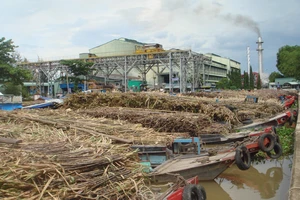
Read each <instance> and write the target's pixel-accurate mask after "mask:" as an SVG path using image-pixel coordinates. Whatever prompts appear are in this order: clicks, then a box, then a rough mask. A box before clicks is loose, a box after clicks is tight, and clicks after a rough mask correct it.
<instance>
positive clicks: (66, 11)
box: [0, 0, 300, 71]
mask: <svg viewBox="0 0 300 200" xmlns="http://www.w3.org/2000/svg"><path fill="white" fill-rule="evenodd" d="M1 3H2V7H3V8H5V9H3V10H2V11H1V18H0V24H1V25H2V27H1V33H2V34H3V35H2V36H4V37H6V38H8V39H13V41H14V42H15V44H16V45H19V46H20V47H19V49H18V51H19V52H20V53H21V55H23V56H25V57H27V58H28V59H31V58H32V60H34V59H36V57H37V55H39V56H40V57H44V58H54V57H55V58H59V57H60V56H61V57H70V56H76V57H78V55H79V53H82V52H87V51H88V49H90V48H92V47H95V46H98V45H100V44H103V43H105V42H108V41H110V40H113V39H116V38H119V37H127V38H131V39H135V40H138V41H141V42H157V43H161V44H163V46H164V47H165V48H167V49H170V48H182V49H192V50H194V51H197V52H200V53H206V52H213V53H217V54H219V55H221V56H224V57H230V58H233V59H234V60H237V61H239V62H241V63H242V68H245V67H246V65H247V63H246V61H247V59H246V47H247V46H250V49H251V60H253V65H256V60H257V52H256V51H255V49H256V43H255V42H256V40H257V35H259V32H261V33H260V34H261V36H262V38H263V40H264V46H263V48H264V49H265V50H264V58H265V59H264V66H268V67H265V68H267V69H268V70H269V71H271V70H272V71H275V70H276V68H275V65H276V53H277V50H278V48H279V47H280V45H283V44H285V43H288V44H291V45H293V44H294V45H296V44H297V43H298V44H299V42H298V41H300V38H299V35H300V27H299V26H295V24H297V19H298V18H299V15H300V14H299V12H298V8H299V7H300V2H299V1H297V0H287V1H280V0H274V1H272V2H271V3H270V2H269V1H258V0H251V1H250V0H244V1H240V0H213V1H211V0H201V1H198V0H143V1H140V0H126V1H121V0H110V1H104V0H88V1H85V0H51V1H50V0H43V1H39V0H30V1H29V0H14V1H10V0H3V1H2V2H1ZM283 11H284V12H283ZM253 68H255V66H253Z"/></svg>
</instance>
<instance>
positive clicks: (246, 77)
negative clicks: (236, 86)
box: [244, 71, 249, 90]
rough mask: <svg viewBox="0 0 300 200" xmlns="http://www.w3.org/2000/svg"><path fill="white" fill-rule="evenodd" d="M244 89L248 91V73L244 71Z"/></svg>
mask: <svg viewBox="0 0 300 200" xmlns="http://www.w3.org/2000/svg"><path fill="white" fill-rule="evenodd" d="M244 89H245V90H249V76H248V73H247V72H245V71H244Z"/></svg>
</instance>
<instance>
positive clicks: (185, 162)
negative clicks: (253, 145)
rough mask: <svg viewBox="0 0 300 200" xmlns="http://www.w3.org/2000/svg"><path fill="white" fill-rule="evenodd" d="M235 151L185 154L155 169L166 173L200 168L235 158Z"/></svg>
mask: <svg viewBox="0 0 300 200" xmlns="http://www.w3.org/2000/svg"><path fill="white" fill-rule="evenodd" d="M234 156H235V151H232V152H226V153H220V154H217V155H216V156H201V155H200V156H199V155H183V156H179V157H175V158H174V159H170V160H168V161H167V162H165V163H163V164H162V165H160V166H158V167H157V168H155V169H154V171H153V173H154V174H166V173H173V172H177V171H182V170H187V169H193V168H198V167H201V166H204V165H210V164H214V163H217V162H219V161H225V160H232V159H234Z"/></svg>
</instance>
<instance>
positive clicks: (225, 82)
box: [216, 78, 230, 89]
mask: <svg viewBox="0 0 300 200" xmlns="http://www.w3.org/2000/svg"><path fill="white" fill-rule="evenodd" d="M229 87H230V81H229V80H228V78H222V79H221V80H220V81H219V82H217V83H216V88H218V89H229Z"/></svg>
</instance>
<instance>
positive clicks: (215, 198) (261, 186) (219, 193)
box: [200, 156, 300, 200]
mask: <svg viewBox="0 0 300 200" xmlns="http://www.w3.org/2000/svg"><path fill="white" fill-rule="evenodd" d="M292 161H293V157H292V156H287V157H285V158H284V159H280V160H264V161H261V162H257V163H252V167H251V168H250V169H249V170H246V171H241V170H239V169H238V168H237V167H236V165H233V166H232V167H230V168H229V169H227V170H226V171H225V172H223V173H222V174H221V175H220V176H219V177H218V178H217V179H215V180H214V181H206V182H201V183H200V184H201V185H202V186H204V188H205V190H206V193H207V200H231V199H232V200H259V199H271V200H285V199H287V198H288V191H289V186H290V179H291V177H290V176H291V167H292ZM299 199H300V197H299Z"/></svg>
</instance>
